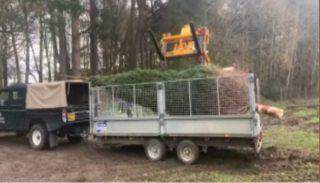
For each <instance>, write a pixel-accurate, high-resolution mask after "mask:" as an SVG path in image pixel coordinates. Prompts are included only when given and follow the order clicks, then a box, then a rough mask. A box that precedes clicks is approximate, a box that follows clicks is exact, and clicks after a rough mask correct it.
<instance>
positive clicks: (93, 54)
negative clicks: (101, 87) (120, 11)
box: [90, 0, 99, 75]
mask: <svg viewBox="0 0 320 183" xmlns="http://www.w3.org/2000/svg"><path fill="white" fill-rule="evenodd" d="M97 16H98V10H97V6H96V0H90V22H91V25H90V69H91V74H92V75H96V74H98V69H99V68H98V63H99V56H98V41H97V34H96V28H97Z"/></svg>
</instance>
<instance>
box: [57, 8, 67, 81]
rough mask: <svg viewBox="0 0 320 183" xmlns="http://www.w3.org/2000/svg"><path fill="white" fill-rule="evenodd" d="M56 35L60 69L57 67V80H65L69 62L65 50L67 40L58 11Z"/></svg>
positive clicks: (61, 12) (63, 20)
mask: <svg viewBox="0 0 320 183" xmlns="http://www.w3.org/2000/svg"><path fill="white" fill-rule="evenodd" d="M58 22H59V26H58V29H59V31H58V34H59V49H60V56H59V58H60V62H59V63H60V67H59V79H66V78H67V72H68V66H67V64H68V62H69V56H68V50H67V38H66V32H65V26H66V23H65V19H64V17H63V11H59V15H58Z"/></svg>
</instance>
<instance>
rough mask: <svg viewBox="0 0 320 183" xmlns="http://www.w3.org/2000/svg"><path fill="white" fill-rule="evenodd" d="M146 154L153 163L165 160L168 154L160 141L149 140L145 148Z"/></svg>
mask: <svg viewBox="0 0 320 183" xmlns="http://www.w3.org/2000/svg"><path fill="white" fill-rule="evenodd" d="M144 149H145V153H146V155H147V157H148V159H149V160H151V161H160V160H163V158H164V156H165V154H166V146H165V145H164V143H163V142H162V141H161V140H159V139H151V140H149V141H148V142H147V143H146V144H145V146H144Z"/></svg>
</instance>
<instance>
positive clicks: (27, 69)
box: [23, 4, 30, 83]
mask: <svg viewBox="0 0 320 183" xmlns="http://www.w3.org/2000/svg"><path fill="white" fill-rule="evenodd" d="M23 14H24V23H25V26H24V36H25V39H26V73H25V83H29V75H30V38H29V22H28V12H27V7H26V5H25V4H24V5H23Z"/></svg>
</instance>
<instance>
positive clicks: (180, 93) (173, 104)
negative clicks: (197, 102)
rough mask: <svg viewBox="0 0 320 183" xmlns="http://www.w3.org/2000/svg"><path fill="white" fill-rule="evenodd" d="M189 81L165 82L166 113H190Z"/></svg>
mask: <svg viewBox="0 0 320 183" xmlns="http://www.w3.org/2000/svg"><path fill="white" fill-rule="evenodd" d="M188 91H189V81H180V82H167V83H166V84H165V96H166V113H167V114H169V115H189V114H190V111H191V108H190V105H189V92H188Z"/></svg>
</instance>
